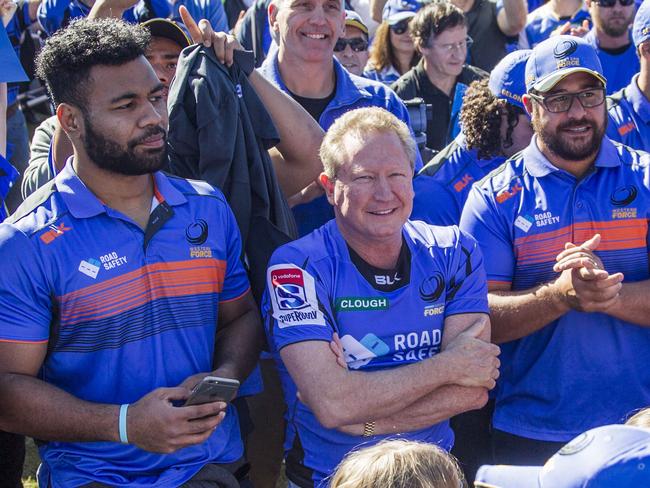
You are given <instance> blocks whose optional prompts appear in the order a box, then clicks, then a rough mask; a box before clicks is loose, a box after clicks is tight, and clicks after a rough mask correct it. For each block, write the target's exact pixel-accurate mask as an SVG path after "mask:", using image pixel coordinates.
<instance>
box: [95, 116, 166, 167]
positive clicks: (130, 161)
mask: <svg viewBox="0 0 650 488" xmlns="http://www.w3.org/2000/svg"><path fill="white" fill-rule="evenodd" d="M84 126H85V128H86V131H85V134H84V136H83V137H82V141H83V144H84V149H85V150H86V153H87V154H88V157H89V158H90V159H91V160H92V161H93V162H94V163H95V164H96V165H97V167H99V168H101V169H103V170H105V171H110V172H111V173H116V174H120V175H126V176H139V175H144V174H149V173H154V172H156V171H158V170H161V169H162V168H164V167H165V164H166V163H167V132H166V131H165V129H163V128H162V127H160V126H157V127H150V128H148V129H147V130H146V131H145V133H144V134H143V135H142V136H140V137H138V138H137V139H132V140H130V141H128V142H127V144H126V148H125V147H123V146H121V145H120V144H118V143H117V142H115V141H114V140H111V139H108V138H106V137H104V135H103V134H102V133H101V132H99V131H97V130H95V128H94V126H93V124H92V122H91V120H90V117H88V116H84ZM158 134H163V139H164V142H165V143H164V144H163V145H162V147H161V148H150V149H145V150H144V151H142V152H141V153H140V154H138V153H136V151H135V148H136V146H137V145H138V144H140V143H142V142H143V141H144V140H146V139H148V138H149V137H152V136H156V135H158Z"/></svg>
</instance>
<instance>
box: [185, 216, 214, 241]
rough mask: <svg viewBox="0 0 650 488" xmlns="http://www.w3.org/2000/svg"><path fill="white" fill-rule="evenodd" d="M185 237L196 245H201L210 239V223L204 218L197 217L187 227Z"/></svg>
mask: <svg viewBox="0 0 650 488" xmlns="http://www.w3.org/2000/svg"><path fill="white" fill-rule="evenodd" d="M185 239H187V242H189V243H190V244H193V245H194V246H200V245H201V244H203V243H204V242H205V241H207V240H208V223H207V222H206V221H205V220H203V219H196V221H194V222H193V223H191V224H190V225H188V226H187V228H186V229H185Z"/></svg>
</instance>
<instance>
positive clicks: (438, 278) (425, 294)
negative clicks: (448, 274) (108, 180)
mask: <svg viewBox="0 0 650 488" xmlns="http://www.w3.org/2000/svg"><path fill="white" fill-rule="evenodd" d="M444 290H445V279H444V278H443V277H442V275H441V274H440V273H436V274H434V275H433V276H429V277H428V278H425V279H424V280H422V283H421V284H420V298H421V299H422V300H424V301H425V302H431V303H433V302H435V301H436V300H438V298H440V296H441V295H442V292H443V291H444Z"/></svg>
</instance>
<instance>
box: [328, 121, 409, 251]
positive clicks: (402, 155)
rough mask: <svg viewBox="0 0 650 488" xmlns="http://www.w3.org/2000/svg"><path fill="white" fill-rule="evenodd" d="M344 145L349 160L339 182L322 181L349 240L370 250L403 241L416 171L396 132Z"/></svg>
mask: <svg viewBox="0 0 650 488" xmlns="http://www.w3.org/2000/svg"><path fill="white" fill-rule="evenodd" d="M361 139H362V140H359V139H358V138H356V137H354V136H352V135H350V136H346V137H345V138H344V139H343V154H342V155H341V158H342V159H343V161H342V163H341V165H340V166H339V167H338V169H337V173H336V176H335V177H334V178H327V177H326V178H325V179H323V175H321V181H322V182H323V183H324V187H325V191H326V194H327V198H328V200H329V202H330V203H331V204H332V205H333V206H334V214H335V215H336V221H337V224H338V226H339V229H340V230H341V233H342V234H343V237H345V239H346V240H347V241H348V242H350V241H352V242H355V243H363V244H367V245H368V246H372V245H373V244H378V243H382V242H384V241H394V240H397V241H398V242H400V240H401V230H402V227H403V226H404V223H405V222H406V220H407V219H408V217H409V215H410V214H411V210H412V208H413V183H412V179H413V169H412V167H411V163H410V161H409V158H408V156H407V154H406V152H405V151H404V147H403V146H402V143H401V141H400V139H399V137H398V136H397V135H396V134H395V133H393V132H377V131H373V132H370V133H366V134H364V135H363V136H362V137H361Z"/></svg>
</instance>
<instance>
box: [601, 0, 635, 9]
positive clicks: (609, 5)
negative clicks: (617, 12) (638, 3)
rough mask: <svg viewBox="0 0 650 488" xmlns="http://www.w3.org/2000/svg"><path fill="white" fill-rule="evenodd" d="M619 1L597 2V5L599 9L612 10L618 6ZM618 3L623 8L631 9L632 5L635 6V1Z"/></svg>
mask: <svg viewBox="0 0 650 488" xmlns="http://www.w3.org/2000/svg"><path fill="white" fill-rule="evenodd" d="M616 1H617V0H596V2H595V3H596V5H598V6H599V7H605V8H610V7H613V6H614V5H616ZM618 3H620V4H621V6H623V7H629V6H630V5H632V4H634V0H618Z"/></svg>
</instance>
